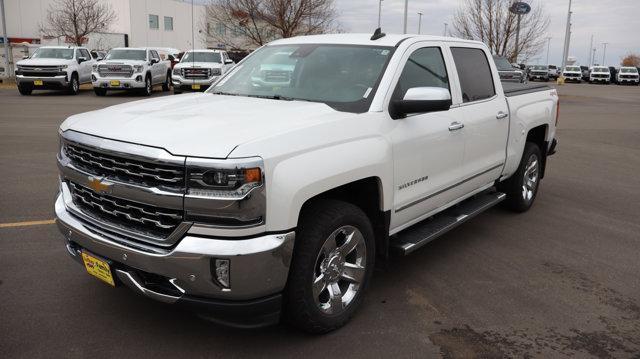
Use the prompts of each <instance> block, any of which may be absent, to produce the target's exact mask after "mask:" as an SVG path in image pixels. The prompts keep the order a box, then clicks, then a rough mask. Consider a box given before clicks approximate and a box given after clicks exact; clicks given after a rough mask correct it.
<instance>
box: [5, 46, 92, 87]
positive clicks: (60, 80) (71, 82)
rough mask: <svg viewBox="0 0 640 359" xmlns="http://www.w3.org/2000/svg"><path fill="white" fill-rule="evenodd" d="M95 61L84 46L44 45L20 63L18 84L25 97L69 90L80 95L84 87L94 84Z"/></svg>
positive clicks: (18, 66)
mask: <svg viewBox="0 0 640 359" xmlns="http://www.w3.org/2000/svg"><path fill="white" fill-rule="evenodd" d="M94 63H95V61H94V60H93V58H92V57H91V54H90V53H89V50H87V49H86V48H84V47H69V46H42V47H39V48H38V49H37V50H36V51H35V52H34V53H33V55H31V56H30V57H28V58H26V59H24V60H21V61H18V62H17V63H16V65H17V68H16V83H17V85H18V91H19V92H20V94H21V95H31V92H33V90H59V89H61V90H65V91H67V93H69V94H70V95H77V94H78V92H79V91H80V84H84V83H89V82H91V66H93V64H94Z"/></svg>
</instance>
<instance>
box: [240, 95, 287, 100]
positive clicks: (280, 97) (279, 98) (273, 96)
mask: <svg viewBox="0 0 640 359" xmlns="http://www.w3.org/2000/svg"><path fill="white" fill-rule="evenodd" d="M247 97H256V98H266V99H269V100H282V101H293V100H297V99H296V98H293V97H287V96H282V95H247Z"/></svg>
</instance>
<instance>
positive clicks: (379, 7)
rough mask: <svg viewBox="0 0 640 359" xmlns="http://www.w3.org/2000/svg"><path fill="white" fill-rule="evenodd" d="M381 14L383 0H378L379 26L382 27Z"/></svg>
mask: <svg viewBox="0 0 640 359" xmlns="http://www.w3.org/2000/svg"><path fill="white" fill-rule="evenodd" d="M381 16H382V0H378V27H380V20H381Z"/></svg>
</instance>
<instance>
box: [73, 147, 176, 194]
mask: <svg viewBox="0 0 640 359" xmlns="http://www.w3.org/2000/svg"><path fill="white" fill-rule="evenodd" d="M64 152H65V154H66V155H67V157H68V158H69V159H70V160H71V163H72V164H73V165H74V166H76V167H78V168H79V169H81V170H84V171H86V172H88V173H91V174H93V175H96V176H100V177H106V178H109V179H113V180H117V181H120V182H126V183H131V184H136V185H142V186H145V187H157V188H167V189H171V190H174V191H180V192H183V191H184V188H185V170H184V167H183V166H180V167H179V166H172V165H160V164H156V163H151V162H144V161H138V160H132V159H128V158H123V157H118V156H115V155H111V154H106V153H102V152H98V151H95V150H91V149H88V148H86V147H81V146H78V145H74V144H71V143H65V145H64Z"/></svg>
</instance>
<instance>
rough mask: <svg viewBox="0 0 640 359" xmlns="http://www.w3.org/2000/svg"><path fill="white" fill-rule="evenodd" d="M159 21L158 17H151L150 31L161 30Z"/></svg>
mask: <svg viewBox="0 0 640 359" xmlns="http://www.w3.org/2000/svg"><path fill="white" fill-rule="evenodd" d="M159 22H160V21H159V20H158V15H149V28H150V29H159V28H160V24H159Z"/></svg>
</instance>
